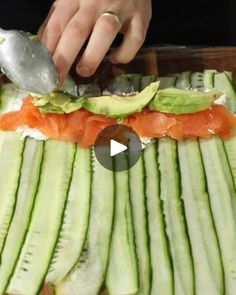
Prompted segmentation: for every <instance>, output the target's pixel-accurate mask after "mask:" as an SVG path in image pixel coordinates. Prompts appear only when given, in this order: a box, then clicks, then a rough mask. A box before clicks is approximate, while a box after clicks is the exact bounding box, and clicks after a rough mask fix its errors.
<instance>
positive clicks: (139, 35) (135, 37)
mask: <svg viewBox="0 0 236 295" xmlns="http://www.w3.org/2000/svg"><path fill="white" fill-rule="evenodd" d="M147 28H148V26H145V25H144V23H143V22H142V21H141V19H140V18H133V19H132V20H131V21H130V24H129V25H128V28H127V30H126V32H125V34H124V39H123V42H122V44H121V45H120V46H119V47H118V48H117V49H116V50H115V51H113V53H112V54H111V56H110V60H111V62H113V63H128V62H130V61H131V60H132V59H133V58H134V57H135V55H136V54H137V52H138V50H139V49H140V47H141V46H142V45H143V43H144V41H145V37H146V33H147Z"/></svg>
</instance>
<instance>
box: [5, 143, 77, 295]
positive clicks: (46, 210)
mask: <svg viewBox="0 0 236 295" xmlns="http://www.w3.org/2000/svg"><path fill="white" fill-rule="evenodd" d="M74 154H75V145H74V144H72V143H66V142H62V141H56V140H48V141H47V142H46V143H45V150H44V159H43V163H42V171H41V178H40V183H39V187H38V192H37V195H36V201H35V206H34V210H33V213H32V218H31V222H30V227H29V230H28V234H27V236H26V239H25V242H24V245H23V247H22V250H21V254H20V256H19V259H18V261H17V264H16V267H15V270H14V273H13V276H12V278H11V280H10V283H9V286H8V287H7V292H8V293H10V294H22V295H34V294H37V293H38V292H39V289H40V287H41V285H42V283H43V280H44V277H45V275H46V273H47V270H48V267H49V264H50V260H51V258H52V255H53V250H54V248H55V245H56V241H57V238H58V234H59V230H60V226H61V222H62V216H63V211H64V208H65V202H66V198H67V192H68V187H69V183H70V179H71V173H72V165H73V160H74Z"/></svg>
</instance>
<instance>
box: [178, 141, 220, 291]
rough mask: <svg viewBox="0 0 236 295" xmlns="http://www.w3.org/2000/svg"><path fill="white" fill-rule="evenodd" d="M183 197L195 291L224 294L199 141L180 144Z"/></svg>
mask: <svg viewBox="0 0 236 295" xmlns="http://www.w3.org/2000/svg"><path fill="white" fill-rule="evenodd" d="M178 155H179V165H180V172H181V187H182V199H183V201H184V208H185V217H186V220H187V226H188V233H189V238H190V242H191V248H192V256H193V262H194V263H193V266H194V276H195V290H196V294H199V295H200V294H202V292H203V290H204V292H205V293H206V294H207V295H216V294H223V293H224V274H223V270H222V260H221V254H220V251H219V244H218V239H217V236H216V230H215V225H214V222H213V218H212V213H211V208H210V204H209V197H208V194H207V188H206V182H205V175H204V170H203V166H202V158H201V153H200V149H199V145H198V142H197V141H193V140H187V141H185V142H182V143H178Z"/></svg>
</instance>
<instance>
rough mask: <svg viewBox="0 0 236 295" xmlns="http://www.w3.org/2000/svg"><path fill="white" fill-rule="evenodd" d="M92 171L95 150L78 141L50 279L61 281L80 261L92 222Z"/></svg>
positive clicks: (56, 281)
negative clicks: (92, 152)
mask: <svg viewBox="0 0 236 295" xmlns="http://www.w3.org/2000/svg"><path fill="white" fill-rule="evenodd" d="M91 173H92V172H91V150H90V149H83V148H81V147H80V146H79V145H78V146H77V152H76V159H75V164H74V169H73V176H72V180H71V186H70V189H69V193H68V198H67V204H66V209H65V213H64V217H63V223H62V228H61V231H60V235H59V239H58V241H57V246H56V249H55V251H54V255H53V259H52V262H51V265H50V268H49V272H48V275H47V277H46V282H51V283H53V284H57V283H58V282H59V281H60V280H61V279H63V278H64V277H65V276H66V274H67V273H68V272H69V271H70V270H71V269H72V268H73V267H74V266H75V264H76V263H77V262H78V261H79V258H80V256H81V253H82V250H83V245H84V241H85V238H86V233H87V228H88V222H89V207H90V192H91Z"/></svg>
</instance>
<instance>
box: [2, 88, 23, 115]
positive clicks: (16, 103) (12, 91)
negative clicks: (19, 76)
mask: <svg viewBox="0 0 236 295" xmlns="http://www.w3.org/2000/svg"><path fill="white" fill-rule="evenodd" d="M27 95H29V92H28V91H26V90H22V89H20V88H19V87H18V86H16V85H15V84H13V83H6V84H3V85H2V90H1V96H0V102H1V103H0V114H3V113H7V112H10V111H13V110H17V109H20V107H21V105H22V103H23V99H24V98H25V97H26V96H27Z"/></svg>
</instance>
